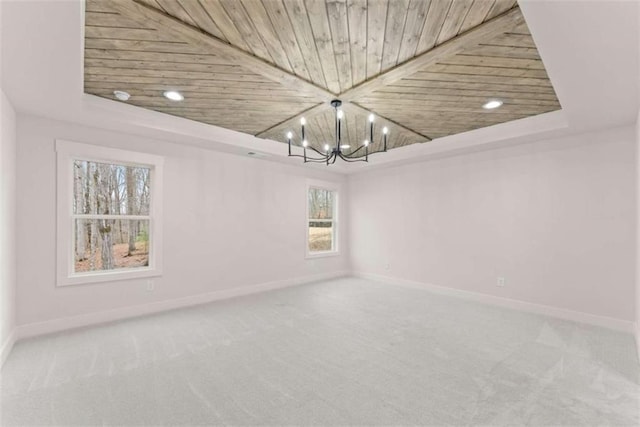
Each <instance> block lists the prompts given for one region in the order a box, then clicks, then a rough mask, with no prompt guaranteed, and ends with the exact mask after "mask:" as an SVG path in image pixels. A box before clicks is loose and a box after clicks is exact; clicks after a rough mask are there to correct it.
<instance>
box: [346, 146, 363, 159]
mask: <svg viewBox="0 0 640 427" xmlns="http://www.w3.org/2000/svg"><path fill="white" fill-rule="evenodd" d="M364 147H365V146H364V145H361V146H360V147H358V148H356V149H355V150H353V151H352V152H350V153H349V154H345V156H347V157H351V156H353V155H354V154H356V153H357V152H358V151H360V150H362V149H363V148H364Z"/></svg>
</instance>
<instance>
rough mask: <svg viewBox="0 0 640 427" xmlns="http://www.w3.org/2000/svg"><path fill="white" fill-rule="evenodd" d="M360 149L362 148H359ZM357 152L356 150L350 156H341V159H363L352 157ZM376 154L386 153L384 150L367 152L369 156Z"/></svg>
mask: <svg viewBox="0 0 640 427" xmlns="http://www.w3.org/2000/svg"><path fill="white" fill-rule="evenodd" d="M361 148H362V147H361ZM357 151H358V150H356V151H354V152H353V153H350V154H345V155H344V156H343V158H348V159H356V158H360V157H363V156H359V157H355V156H354V154H355V153H356V152H357ZM378 153H386V151H384V150H377V151H371V152H369V155H372V154H378Z"/></svg>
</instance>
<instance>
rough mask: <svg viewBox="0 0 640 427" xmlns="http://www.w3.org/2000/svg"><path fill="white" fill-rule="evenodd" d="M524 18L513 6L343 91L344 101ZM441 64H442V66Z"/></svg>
mask: <svg viewBox="0 0 640 427" xmlns="http://www.w3.org/2000/svg"><path fill="white" fill-rule="evenodd" d="M523 20H524V18H523V17H522V14H521V13H520V10H519V9H512V11H510V12H507V13H505V14H503V15H501V16H499V17H498V18H495V19H492V20H491V21H488V22H485V23H484V24H482V25H479V26H477V27H475V28H474V29H473V30H470V31H467V32H466V33H464V34H461V35H459V36H458V37H456V38H454V39H452V40H449V41H447V42H445V43H443V44H441V45H439V46H437V47H436V48H434V49H431V50H430V51H428V52H425V53H423V54H421V55H419V56H416V57H414V58H413V59H411V60H409V61H406V62H404V63H403V64H401V65H398V66H396V67H394V68H392V69H391V70H389V71H387V72H384V73H381V74H379V75H378V76H376V77H375V78H373V79H370V80H368V81H366V82H364V83H362V84H360V85H358V86H356V87H354V88H353V89H350V90H348V91H346V92H344V93H343V94H342V95H341V97H342V99H343V100H345V99H346V100H352V99H357V98H358V97H360V96H362V95H364V94H368V93H370V92H372V91H374V90H376V89H378V88H380V87H383V86H385V85H388V84H391V83H393V82H395V81H398V80H400V79H402V78H404V77H407V76H409V75H412V74H414V73H415V72H417V71H419V70H421V69H425V68H427V67H432V66H434V65H433V64H436V63H437V62H439V61H441V60H443V59H444V58H447V57H451V56H453V55H455V54H457V53H459V52H461V51H462V50H464V49H467V48H469V47H470V45H471V46H475V45H477V44H479V43H482V42H484V41H486V40H488V39H493V38H495V36H496V35H497V34H502V33H504V32H505V31H508V30H509V29H510V28H513V27H514V26H516V25H518V24H520V23H521V22H522V21H523ZM438 66H439V67H443V66H441V65H438ZM447 67H449V66H447ZM452 67H457V66H452ZM433 71H435V70H433Z"/></svg>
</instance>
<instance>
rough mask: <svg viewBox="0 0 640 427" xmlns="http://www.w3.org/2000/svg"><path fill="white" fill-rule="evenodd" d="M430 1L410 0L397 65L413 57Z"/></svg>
mask: <svg viewBox="0 0 640 427" xmlns="http://www.w3.org/2000/svg"><path fill="white" fill-rule="evenodd" d="M431 1H432V0H411V2H410V3H409V8H408V11H407V20H406V22H405V25H404V32H403V34H402V41H401V43H400V51H399V53H398V63H402V62H404V61H406V60H407V59H409V58H412V57H413V56H415V54H416V50H417V48H418V42H420V35H421V34H422V32H423V27H424V25H425V21H426V18H427V12H428V11H429V6H430V4H431ZM433 1H438V0H433Z"/></svg>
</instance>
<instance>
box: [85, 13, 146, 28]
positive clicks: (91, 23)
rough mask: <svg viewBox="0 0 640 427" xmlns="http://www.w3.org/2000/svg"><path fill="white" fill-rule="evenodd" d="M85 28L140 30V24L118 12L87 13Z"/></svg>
mask: <svg viewBox="0 0 640 427" xmlns="http://www.w3.org/2000/svg"><path fill="white" fill-rule="evenodd" d="M84 16H85V20H84V23H85V26H88V27H110V28H132V29H140V24H139V23H138V22H136V21H134V20H132V19H129V18H127V17H126V16H122V15H120V14H119V13H116V12H92V11H90V10H88V11H86V12H85V15H84Z"/></svg>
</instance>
